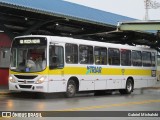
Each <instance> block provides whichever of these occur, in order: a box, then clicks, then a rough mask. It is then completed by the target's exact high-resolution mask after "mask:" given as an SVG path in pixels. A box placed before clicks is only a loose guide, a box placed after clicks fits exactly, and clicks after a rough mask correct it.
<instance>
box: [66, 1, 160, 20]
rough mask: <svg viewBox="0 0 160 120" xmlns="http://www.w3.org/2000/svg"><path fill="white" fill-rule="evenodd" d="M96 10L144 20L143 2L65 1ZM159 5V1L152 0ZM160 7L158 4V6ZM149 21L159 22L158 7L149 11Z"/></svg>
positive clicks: (159, 9) (159, 12)
mask: <svg viewBox="0 0 160 120" xmlns="http://www.w3.org/2000/svg"><path fill="white" fill-rule="evenodd" d="M65 1H68V2H73V3H77V4H81V5H84V6H88V7H92V8H96V9H99V10H103V11H107V12H111V13H116V14H119V15H124V16H127V17H131V18H135V19H139V20H144V19H145V5H144V0H65ZM152 1H156V2H158V3H160V0H152ZM159 5H160V4H159ZM148 14H149V15H148V16H149V17H148V18H149V20H160V6H159V8H158V9H149V11H148Z"/></svg>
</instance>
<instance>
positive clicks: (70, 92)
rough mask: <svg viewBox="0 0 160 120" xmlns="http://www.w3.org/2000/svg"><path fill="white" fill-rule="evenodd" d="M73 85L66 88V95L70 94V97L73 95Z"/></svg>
mask: <svg viewBox="0 0 160 120" xmlns="http://www.w3.org/2000/svg"><path fill="white" fill-rule="evenodd" d="M74 91H75V90H74V85H69V86H68V93H69V94H70V95H72V94H74Z"/></svg>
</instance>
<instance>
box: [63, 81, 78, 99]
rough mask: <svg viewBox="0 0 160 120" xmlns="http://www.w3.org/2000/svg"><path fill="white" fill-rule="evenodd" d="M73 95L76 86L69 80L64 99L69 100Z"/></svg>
mask: <svg viewBox="0 0 160 120" xmlns="http://www.w3.org/2000/svg"><path fill="white" fill-rule="evenodd" d="M75 94H76V84H75V82H74V80H69V81H68V83H67V89H66V93H65V97H67V98H71V97H74V96H75Z"/></svg>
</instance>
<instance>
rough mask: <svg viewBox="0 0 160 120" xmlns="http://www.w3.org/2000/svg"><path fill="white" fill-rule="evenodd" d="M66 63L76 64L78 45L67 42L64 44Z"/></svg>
mask: <svg viewBox="0 0 160 120" xmlns="http://www.w3.org/2000/svg"><path fill="white" fill-rule="evenodd" d="M65 52H66V63H69V64H77V63H78V45H76V44H69V43H67V44H66V45H65Z"/></svg>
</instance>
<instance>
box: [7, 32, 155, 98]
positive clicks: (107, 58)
mask: <svg viewBox="0 0 160 120" xmlns="http://www.w3.org/2000/svg"><path fill="white" fill-rule="evenodd" d="M11 53H12V55H11V67H10V77H9V90H16V91H31V92H44V93H52V92H64V93H65V95H66V97H73V96H74V95H75V94H76V92H79V91H94V92H95V93H96V94H101V93H102V92H104V91H106V90H115V89H116V90H119V91H120V93H121V94H130V93H131V92H133V90H134V88H141V87H148V86H153V85H155V83H156V55H157V53H156V51H155V50H153V49H150V48H142V47H134V46H128V45H120V44H110V43H102V42H94V41H88V40H80V39H73V38H67V37H56V36H38V35H34V36H22V37H17V38H15V40H14V41H13V44H12V49H11Z"/></svg>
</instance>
